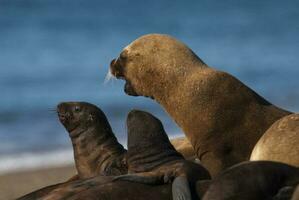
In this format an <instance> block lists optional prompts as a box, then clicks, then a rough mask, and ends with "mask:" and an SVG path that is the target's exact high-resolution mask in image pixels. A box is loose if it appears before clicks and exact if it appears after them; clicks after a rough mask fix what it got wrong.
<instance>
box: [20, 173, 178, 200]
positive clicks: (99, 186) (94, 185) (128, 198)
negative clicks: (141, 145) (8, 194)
mask: <svg viewBox="0 0 299 200" xmlns="http://www.w3.org/2000/svg"><path fill="white" fill-rule="evenodd" d="M114 178H115V177H112V176H97V177H93V178H89V179H78V180H74V181H71V182H67V183H64V184H61V185H60V186H59V187H56V189H55V190H51V192H49V193H47V194H46V195H44V196H34V195H33V194H34V193H33V194H30V195H26V196H24V197H21V198H19V199H18V200H61V199H68V200H82V199H84V200H119V199H124V200H146V199H148V200H150V199H157V200H159V199H161V200H162V199H163V200H171V199H172V195H171V185H170V184H164V185H147V184H141V183H135V182H127V181H115V180H114V181H113V179H114ZM49 187H51V186H49ZM49 187H46V188H44V190H47V188H49ZM149 194H150V195H149Z"/></svg>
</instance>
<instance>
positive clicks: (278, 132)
mask: <svg viewBox="0 0 299 200" xmlns="http://www.w3.org/2000/svg"><path fill="white" fill-rule="evenodd" d="M250 160H272V161H278V162H283V163H287V164H289V165H293V166H296V167H299V114H291V115H288V116H285V117H283V118H282V119H279V120H278V121H277V122H275V123H274V124H273V125H272V126H271V127H270V128H269V129H268V130H267V131H266V132H265V133H264V135H263V136H262V137H261V138H260V140H259V141H258V143H257V144H256V145H255V147H254V149H253V151H252V154H251V157H250Z"/></svg>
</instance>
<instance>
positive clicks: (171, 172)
mask: <svg viewBox="0 0 299 200" xmlns="http://www.w3.org/2000/svg"><path fill="white" fill-rule="evenodd" d="M127 130H128V152H127V163H128V173H129V174H128V175H122V176H118V177H116V178H115V180H127V181H132V182H139V183H145V184H153V185H158V184H167V183H172V196H173V199H177V200H179V199H190V200H191V199H195V198H196V194H195V192H194V191H195V183H196V181H198V180H202V179H210V175H209V172H208V171H207V170H206V169H205V168H204V167H202V166H201V165H199V164H196V163H194V162H191V161H187V160H185V159H184V157H183V156H182V155H181V154H180V153H178V152H177V151H176V150H175V148H174V147H173V146H172V144H171V143H170V141H169V139H168V136H167V134H166V132H165V130H164V128H163V125H162V123H161V121H160V120H159V119H157V118H156V117H154V116H153V115H151V114H150V113H147V112H143V111H138V110H133V111H131V112H130V113H129V114H128V118H127ZM192 196H193V197H192Z"/></svg>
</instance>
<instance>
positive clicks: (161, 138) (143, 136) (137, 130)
mask: <svg viewBox="0 0 299 200" xmlns="http://www.w3.org/2000/svg"><path fill="white" fill-rule="evenodd" d="M127 129H128V153H127V162H128V170H129V171H130V172H142V171H149V170H152V169H154V168H156V167H158V166H161V165H162V164H163V163H166V162H172V161H175V160H181V159H183V156H182V155H181V154H180V153H178V152H177V151H176V150H175V148H174V147H173V146H172V144H171V143H170V141H169V139H168V136H167V134H166V132H165V130H164V128H163V125H162V123H161V121H160V120H159V119H158V118H156V117H155V116H153V115H152V114H150V113H148V112H144V111H140V110H132V111H131V112H130V113H129V114H128V117H127Z"/></svg>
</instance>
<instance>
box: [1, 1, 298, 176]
mask: <svg viewBox="0 0 299 200" xmlns="http://www.w3.org/2000/svg"><path fill="white" fill-rule="evenodd" d="M298 7H299V1H297V0H286V1H278V0H264V1H261V0H250V1H248V0H238V1H237V0H234V1H233V0H226V1H220V0H193V1H178V0H164V1H161V0H151V1H139V0H130V1H129V0H121V1H120V0H119V1H116V0H109V1H102V0H89V1H86V0H0V91H1V96H0V174H1V173H2V174H3V173H7V172H8V171H13V170H20V169H22V170H24V169H29V168H35V167H36V168H37V167H42V166H59V165H64V164H68V163H72V162H73V156H72V147H71V143H70V139H69V137H68V134H67V132H66V131H65V129H64V128H63V127H62V125H61V124H60V123H59V121H58V118H57V115H56V114H55V113H53V112H50V110H51V109H55V107H56V105H57V104H58V103H59V102H62V101H88V102H91V103H94V104H96V105H98V106H99V107H100V108H101V109H102V110H103V111H104V112H105V113H106V115H107V117H108V119H109V120H110V123H111V126H112V127H113V130H114V132H115V134H116V135H117V137H118V139H119V140H120V141H121V142H122V143H123V144H125V143H126V126H125V121H126V115H127V113H128V112H129V111H130V110H131V109H133V108H137V109H142V110H146V111H150V112H151V113H153V114H154V115H156V116H158V117H159V118H160V119H161V120H162V122H163V124H164V126H165V129H166V130H167V132H168V134H169V136H170V137H174V136H177V135H182V133H181V130H180V129H179V128H178V127H177V126H176V125H175V123H174V122H173V121H172V120H171V119H170V118H169V116H168V115H167V114H166V113H165V112H164V111H163V109H162V108H161V107H160V106H159V105H158V104H157V103H155V102H154V101H152V100H150V99H146V98H143V97H130V96H127V95H125V93H124V92H123V85H124V83H123V82H122V81H119V80H111V81H109V82H108V83H106V84H105V83H104V79H105V76H106V74H107V71H108V67H109V64H110V61H111V60H112V59H113V58H115V57H117V56H118V54H119V53H120V52H121V50H122V48H124V47H125V46H126V45H128V44H129V43H130V42H131V41H133V40H134V39H136V38H138V37H139V36H141V35H143V34H147V33H165V34H170V35H172V36H174V37H176V38H178V39H179V40H181V41H183V42H184V43H186V44H187V45H188V46H189V47H190V48H192V49H193V50H194V52H195V53H196V54H197V55H199V57H200V58H202V59H203V60H204V61H205V62H206V63H207V64H209V65H210V66H213V67H215V68H217V69H219V70H223V71H226V72H229V73H231V74H233V75H234V76H236V77H237V78H239V79H240V80H241V81H243V82H244V83H245V84H247V85H248V86H250V87H251V88H253V89H254V90H255V91H257V92H258V93H259V94H261V95H262V96H264V97H265V98H266V99H267V100H269V101H270V102H272V103H274V104H276V105H278V106H281V107H283V108H285V109H288V110H291V111H294V112H298V111H299V89H298V85H299V78H298V75H299V65H298V63H299V56H298V52H299V37H298V36H299V23H298V21H299V10H298ZM236 92H238V91H236Z"/></svg>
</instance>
